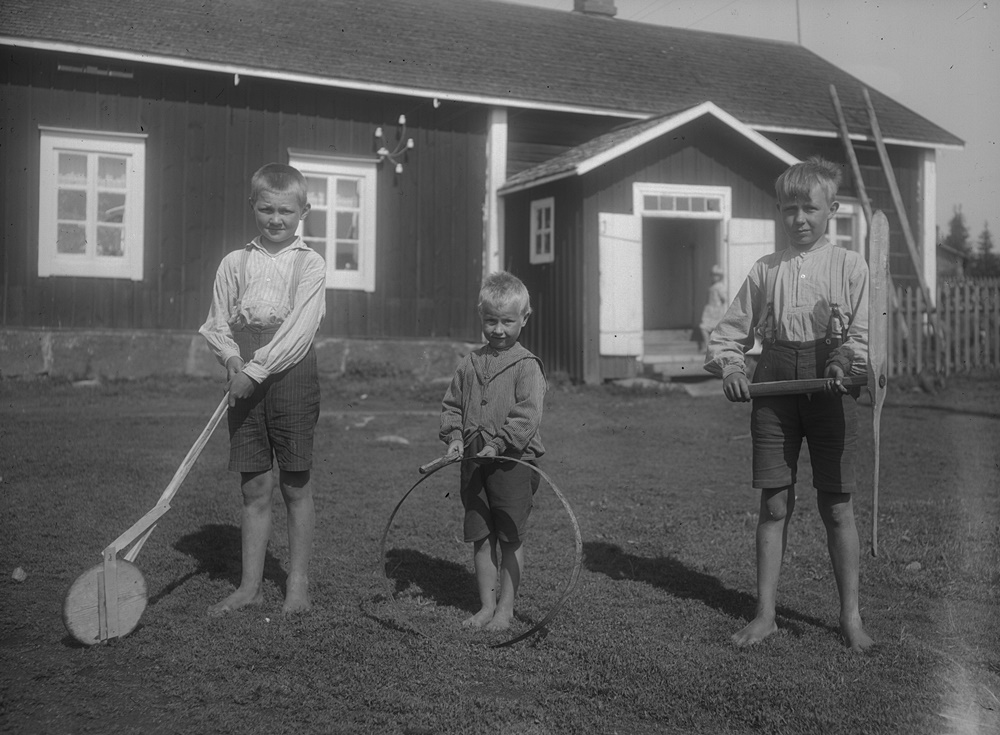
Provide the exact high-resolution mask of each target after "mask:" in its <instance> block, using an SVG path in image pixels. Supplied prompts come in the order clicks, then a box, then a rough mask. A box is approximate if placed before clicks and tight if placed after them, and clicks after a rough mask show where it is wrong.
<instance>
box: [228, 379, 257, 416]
mask: <svg viewBox="0 0 1000 735" xmlns="http://www.w3.org/2000/svg"><path fill="white" fill-rule="evenodd" d="M256 387H257V384H256V383H255V382H253V380H251V379H250V378H248V377H247V375H246V373H243V372H240V373H236V375H235V376H234V377H233V379H232V380H230V381H229V386H228V388H229V406H230V408H232V407H233V406H235V405H236V399H237V398H249V397H250V396H252V395H253V391H254V388H256Z"/></svg>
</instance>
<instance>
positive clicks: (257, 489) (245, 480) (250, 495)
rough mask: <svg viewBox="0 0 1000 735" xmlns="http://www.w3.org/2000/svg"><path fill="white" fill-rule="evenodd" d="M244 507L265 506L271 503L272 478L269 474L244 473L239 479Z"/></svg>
mask: <svg viewBox="0 0 1000 735" xmlns="http://www.w3.org/2000/svg"><path fill="white" fill-rule="evenodd" d="M240 491H241V492H242V493H243V504H244V505H265V504H267V503H270V502H271V493H272V492H273V491H274V478H273V477H272V476H271V473H270V472H244V473H243V474H242V476H241V479H240Z"/></svg>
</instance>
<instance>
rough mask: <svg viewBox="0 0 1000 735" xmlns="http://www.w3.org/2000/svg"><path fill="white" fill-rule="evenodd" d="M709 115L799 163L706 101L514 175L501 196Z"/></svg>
mask: <svg viewBox="0 0 1000 735" xmlns="http://www.w3.org/2000/svg"><path fill="white" fill-rule="evenodd" d="M705 116H711V117H713V118H715V119H717V120H719V121H721V122H722V123H724V124H725V125H727V126H729V127H730V128H732V129H733V130H735V131H736V132H737V133H739V134H740V135H742V136H744V137H745V138H746V139H747V140H749V141H750V142H751V143H753V144H754V145H757V146H758V147H760V148H762V149H763V150H765V151H766V152H767V153H769V154H771V155H772V156H774V157H775V158H777V159H778V160H780V161H781V162H782V163H784V164H786V165H791V164H793V163H797V162H798V160H799V159H798V158H796V157H795V156H793V155H792V154H791V153H789V152H788V151H786V150H785V149H784V148H781V147H780V146H778V145H776V144H775V143H773V142H772V141H771V140H769V139H768V138H766V137H764V136H763V135H761V134H760V133H758V132H756V131H755V130H753V129H752V128H750V127H749V126H747V125H744V124H743V123H742V122H740V121H739V120H737V119H736V118H735V117H733V116H732V115H730V114H729V113H727V112H726V111H725V110H723V109H721V108H720V107H719V106H718V105H716V104H715V103H713V102H702V103H701V104H699V105H696V106H694V107H692V108H689V109H687V110H681V111H679V112H675V113H671V114H668V115H662V116H660V117H655V118H651V119H649V120H642V121H640V122H634V123H630V124H627V125H622V126H620V127H618V128H616V129H615V130H612V131H609V132H607V133H605V134H604V135H600V136H598V137H596V138H593V139H592V140H589V141H587V142H586V143H583V144H582V145H578V146H576V147H575V148H570V149H569V150H567V151H564V152H563V153H561V154H560V155H558V156H556V157H554V158H550V159H549V160H548V161H545V162H543V163H540V164H538V165H537V166H533V167H531V168H529V169H525V170H524V171H520V172H518V173H516V174H514V175H513V176H511V177H510V178H509V179H508V180H507V181H506V182H505V183H504V185H503V186H502V187H500V191H499V193H500V194H501V195H503V194H510V193H513V192H515V191H522V190H524V189H531V188H534V187H536V186H540V185H542V184H545V183H548V182H550V181H557V180H559V179H563V178H567V177H569V176H581V175H583V174H585V173H587V172H588V171H593V170H594V169H595V168H597V167H598V166H602V165H604V164H605V163H608V162H609V161H612V160H614V159H616V158H618V157H619V156H622V155H624V154H626V153H628V152H629V151H632V150H634V149H636V148H638V147H639V146H641V145H644V144H646V143H649V142H650V141H653V140H656V139H657V138H659V137H661V136H664V135H666V134H667V133H670V132H672V131H674V130H676V129H677V128H679V127H681V126H682V125H686V124H688V123H690V122H693V121H695V120H698V119H699V118H702V117H705Z"/></svg>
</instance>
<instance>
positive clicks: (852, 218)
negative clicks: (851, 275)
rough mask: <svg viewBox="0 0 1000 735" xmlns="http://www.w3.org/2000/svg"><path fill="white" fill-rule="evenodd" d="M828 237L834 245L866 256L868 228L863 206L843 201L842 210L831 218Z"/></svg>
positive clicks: (827, 232)
mask: <svg viewBox="0 0 1000 735" xmlns="http://www.w3.org/2000/svg"><path fill="white" fill-rule="evenodd" d="M826 235H827V237H828V238H829V239H830V242H831V243H832V244H833V245H836V246H837V247H841V248H845V249H847V250H854V251H856V252H858V253H861V254H862V255H864V252H865V236H866V235H867V227H866V226H865V218H864V215H863V213H862V211H861V205H860V204H857V203H855V202H851V201H843V200H841V202H840V208H839V209H838V210H837V212H836V214H834V216H833V217H831V218H830V223H829V225H828V226H827V231H826Z"/></svg>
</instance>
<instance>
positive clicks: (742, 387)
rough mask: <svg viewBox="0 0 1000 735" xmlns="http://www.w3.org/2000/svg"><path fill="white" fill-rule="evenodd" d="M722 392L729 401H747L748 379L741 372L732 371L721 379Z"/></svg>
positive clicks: (748, 393) (748, 392)
mask: <svg viewBox="0 0 1000 735" xmlns="http://www.w3.org/2000/svg"><path fill="white" fill-rule="evenodd" d="M722 392H723V393H725V394H726V398H728V399H729V400H730V401H744V402H745V401H749V400H750V381H748V380H747V376H746V375H744V374H743V373H732V374H730V375H727V376H726V377H725V378H724V379H723V381H722Z"/></svg>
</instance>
